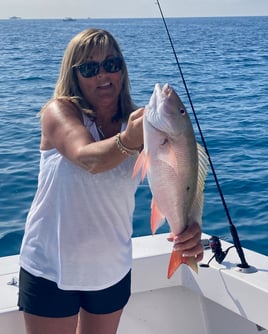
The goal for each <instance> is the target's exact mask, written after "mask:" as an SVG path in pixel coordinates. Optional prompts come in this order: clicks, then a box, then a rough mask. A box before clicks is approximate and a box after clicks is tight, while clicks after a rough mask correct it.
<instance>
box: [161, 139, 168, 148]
mask: <svg viewBox="0 0 268 334" xmlns="http://www.w3.org/2000/svg"><path fill="white" fill-rule="evenodd" d="M167 142H168V138H165V139H164V140H163V143H161V146H163V145H165V144H166V143H167Z"/></svg>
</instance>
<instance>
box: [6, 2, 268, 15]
mask: <svg viewBox="0 0 268 334" xmlns="http://www.w3.org/2000/svg"><path fill="white" fill-rule="evenodd" d="M159 2H160V5H161V7H162V10H163V13H164V16H165V17H203V16H205V17H206V16H252V15H254V16H268V0H159ZM159 15H160V13H159V9H158V6H157V4H156V0H97V1H96V0H0V19H7V18H9V17H10V16H20V17H22V18H25V19H26V18H27V19H29V18H63V17H74V18H88V17H90V18H140V17H159Z"/></svg>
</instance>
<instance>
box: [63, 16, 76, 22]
mask: <svg viewBox="0 0 268 334" xmlns="http://www.w3.org/2000/svg"><path fill="white" fill-rule="evenodd" d="M63 21H65V22H70V21H76V19H74V18H72V17H65V18H64V19H63Z"/></svg>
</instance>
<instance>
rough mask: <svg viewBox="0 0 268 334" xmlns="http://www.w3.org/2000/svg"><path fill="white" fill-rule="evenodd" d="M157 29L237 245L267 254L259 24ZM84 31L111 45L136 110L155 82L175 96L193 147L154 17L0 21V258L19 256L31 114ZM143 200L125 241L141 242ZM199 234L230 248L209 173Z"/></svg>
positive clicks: (31, 172) (35, 160)
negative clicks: (103, 32)
mask: <svg viewBox="0 0 268 334" xmlns="http://www.w3.org/2000/svg"><path fill="white" fill-rule="evenodd" d="M167 26H168V29H169V32H170V36H171V39H172V41H173V44H174V48H175V52H176V54H177V57H178V58H179V61H180V64H181V69H182V72H183V74H184V78H185V81H186V83H187V86H188V90H189V93H190V95H191V98H192V103H193V105H194V109H195V111H196V114H197V118H198V120H199V123H200V126H201V129H202V132H203V135H204V138H205V141H206V144H207V147H208V150H209V153H210V155H211V160H212V162H213V165H214V168H215V171H216V174H217V177H218V180H219V184H220V186H221V189H222V192H223V195H224V198H225V201H226V204H227V207H228V209H229V212H230V215H231V217H232V221H233V223H234V225H235V226H236V228H237V231H238V234H239V236H240V241H241V244H242V246H244V247H246V248H249V249H252V250H255V251H258V252H261V253H263V254H266V255H268V217H267V216H268V157H267V156H268V48H267V34H268V17H228V18H227V17H224V18H221V17H217V18H168V19H167ZM88 27H101V28H104V29H107V30H109V31H110V32H112V33H113V34H114V36H115V37H116V38H117V40H118V41H119V43H120V45H121V48H122V50H123V53H124V55H125V57H126V61H127V64H128V69H129V75H130V81H131V90H132V95H133V98H134V100H135V102H136V103H137V104H138V105H140V106H143V105H146V104H147V103H148V101H149V98H150V96H151V94H152V91H153V88H154V85H155V83H157V82H159V83H160V84H164V83H166V82H168V83H169V84H171V85H172V86H173V87H174V88H175V89H176V91H177V92H178V93H179V94H180V96H181V98H182V100H183V101H184V103H185V104H186V106H187V107H188V112H189V114H190V117H191V118H192V121H193V124H194V128H195V131H196V137H197V140H198V141H199V142H201V139H200V134H199V131H198V129H197V127H196V123H195V119H194V116H193V113H192V110H191V108H190V103H189V101H188V98H187V95H186V93H185V88H184V86H183V84H182V79H181V77H180V74H179V71H178V67H177V64H176V61H175V57H174V54H173V51H172V48H171V46H170V42H169V40H168V36H167V33H166V31H165V27H164V24H163V21H162V20H161V18H155V19H88V20H82V19H81V20H76V21H72V22H64V21H62V20H60V19H58V20H52V19H51V20H24V19H22V20H0V50H1V57H0V117H1V120H0V256H6V255H11V254H17V253H18V252H19V248H20V244H21V239H22V236H23V230H24V224H25V219H26V215H27V212H28V210H29V207H30V204H31V201H32V199H33V196H34V193H35V190H36V185H37V176H38V168H39V137H40V127H39V117H38V112H39V110H40V108H41V107H42V105H43V104H44V103H45V102H46V101H47V100H48V99H49V98H50V97H51V96H52V94H53V88H54V85H55V82H56V80H57V76H58V71H59V66H60V62H61V58H62V55H63V52H64V50H65V47H66V45H67V43H68V41H69V40H70V38H71V37H73V36H74V35H75V34H76V33H78V32H79V31H81V30H83V29H86V28H88ZM150 200H151V195H150V191H149V188H148V185H147V184H146V182H145V183H144V184H141V185H140V186H139V189H138V191H137V195H136V210H135V215H134V236H141V235H147V234H150V228H149V217H150ZM203 230H204V232H206V233H208V234H211V235H216V236H219V237H221V238H223V239H224V240H227V241H232V239H231V235H230V231H229V223H228V219H227V216H226V213H225V211H224V209H223V205H222V202H221V199H220V196H219V193H218V190H217V187H216V185H215V181H214V178H213V175H212V173H211V171H210V172H209V175H208V178H207V181H206V187H205V205H204V215H203ZM164 231H168V228H167V226H166V225H165V226H164V227H163V228H161V230H160V232H164Z"/></svg>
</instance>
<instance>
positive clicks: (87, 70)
mask: <svg viewBox="0 0 268 334" xmlns="http://www.w3.org/2000/svg"><path fill="white" fill-rule="evenodd" d="M78 68H79V71H80V73H81V75H82V76H83V77H84V78H90V77H94V76H95V75H97V74H98V73H99V68H100V65H99V63H95V62H90V63H85V64H82V65H80V66H78Z"/></svg>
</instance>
